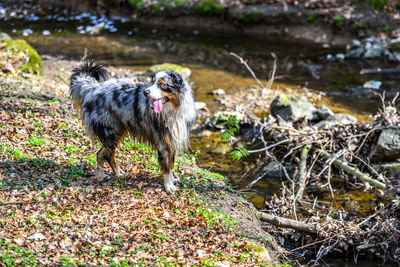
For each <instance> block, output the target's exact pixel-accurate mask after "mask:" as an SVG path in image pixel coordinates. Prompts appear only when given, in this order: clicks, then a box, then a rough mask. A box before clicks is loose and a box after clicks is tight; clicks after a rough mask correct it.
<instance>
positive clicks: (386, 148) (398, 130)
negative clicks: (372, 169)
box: [373, 126, 400, 161]
mask: <svg viewBox="0 0 400 267" xmlns="http://www.w3.org/2000/svg"><path fill="white" fill-rule="evenodd" d="M399 157H400V126H387V127H384V128H383V129H382V131H381V133H380V135H379V138H378V141H377V142H376V149H375V153H374V155H373V159H374V160H380V161H390V160H397V159H398V158H399Z"/></svg>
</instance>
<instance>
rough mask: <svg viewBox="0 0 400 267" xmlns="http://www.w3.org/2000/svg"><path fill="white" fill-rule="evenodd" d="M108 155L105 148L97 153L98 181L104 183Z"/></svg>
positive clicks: (96, 171)
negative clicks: (105, 162)
mask: <svg viewBox="0 0 400 267" xmlns="http://www.w3.org/2000/svg"><path fill="white" fill-rule="evenodd" d="M107 153H108V151H107V149H106V148H105V147H104V146H103V147H102V148H101V149H100V150H99V151H98V152H97V168H96V170H95V177H96V180H99V181H102V180H103V178H104V160H105V158H106V155H107Z"/></svg>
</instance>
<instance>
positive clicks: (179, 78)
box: [170, 71, 185, 91]
mask: <svg viewBox="0 0 400 267" xmlns="http://www.w3.org/2000/svg"><path fill="white" fill-rule="evenodd" d="M170 75H171V78H172V81H173V82H174V84H176V85H177V89H179V91H180V90H182V89H183V88H185V82H184V81H183V78H182V75H180V74H179V73H177V72H175V71H171V72H170Z"/></svg>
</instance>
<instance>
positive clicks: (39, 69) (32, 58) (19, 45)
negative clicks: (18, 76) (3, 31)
mask: <svg viewBox="0 0 400 267" xmlns="http://www.w3.org/2000/svg"><path fill="white" fill-rule="evenodd" d="M5 42H6V43H7V44H6V46H5V47H4V49H5V50H6V51H9V52H11V53H12V54H13V55H18V54H19V53H21V52H22V53H26V54H27V55H28V58H29V61H28V63H26V64H24V65H21V66H20V67H19V69H20V70H21V71H23V72H30V73H36V74H41V73H43V63H42V59H41V58H40V56H39V54H38V53H37V52H36V50H35V49H33V48H32V46H30V45H29V44H28V43H27V42H26V41H25V40H21V39H19V40H5Z"/></svg>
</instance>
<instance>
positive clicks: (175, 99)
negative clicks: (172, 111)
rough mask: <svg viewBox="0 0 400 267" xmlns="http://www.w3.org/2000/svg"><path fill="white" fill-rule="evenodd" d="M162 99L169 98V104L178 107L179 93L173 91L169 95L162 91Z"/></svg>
mask: <svg viewBox="0 0 400 267" xmlns="http://www.w3.org/2000/svg"><path fill="white" fill-rule="evenodd" d="M161 95H162V97H167V98H168V100H169V102H171V103H172V105H174V107H176V106H177V105H178V92H176V91H172V92H171V93H167V92H164V91H161Z"/></svg>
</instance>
